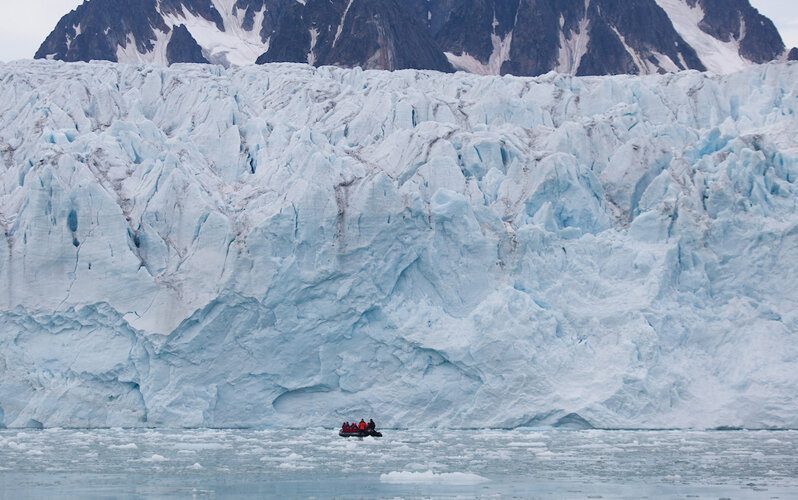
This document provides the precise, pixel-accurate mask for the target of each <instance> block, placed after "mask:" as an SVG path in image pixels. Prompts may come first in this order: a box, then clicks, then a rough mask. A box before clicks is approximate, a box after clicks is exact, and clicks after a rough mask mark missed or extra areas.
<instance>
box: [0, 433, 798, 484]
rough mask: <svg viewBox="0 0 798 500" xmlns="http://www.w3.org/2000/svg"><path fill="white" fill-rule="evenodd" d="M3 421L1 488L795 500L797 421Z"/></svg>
mask: <svg viewBox="0 0 798 500" xmlns="http://www.w3.org/2000/svg"><path fill="white" fill-rule="evenodd" d="M384 436H385V437H383V438H381V439H375V438H365V439H354V438H349V439H345V438H341V437H339V436H338V435H337V431H333V430H325V429H312V430H305V431H273V430H268V431H253V430H182V429H181V430H152V429H144V430H134V429H108V430H63V429H54V430H43V431H30V430H25V431H14V430H5V431H0V498H15V499H16V498H26V497H27V498H41V497H53V496H61V497H100V498H140V497H159V498H163V497H166V498H185V497H195V498H222V497H243V496H260V497H313V496H315V497H318V498H328V497H336V498H363V497H369V498H373V497H377V498H380V497H383V498H395V497H400V498H408V497H410V498H414V497H424V498H430V497H432V498H453V497H460V498H472V497H481V498H496V497H513V496H515V497H521V498H591V497H602V498H641V497H646V496H647V497H650V498H688V497H690V498H715V499H717V498H719V497H723V496H725V497H729V498H735V499H737V498H767V499H771V498H784V499H786V498H798V452H796V450H798V432H795V431H778V432H768V431H738V432H699V431H649V432H633V431H549V430H546V431H538V430H514V431H498V430H486V431H462V432H461V431H432V430H428V431H412V432H411V431H390V430H388V431H385V432H384Z"/></svg>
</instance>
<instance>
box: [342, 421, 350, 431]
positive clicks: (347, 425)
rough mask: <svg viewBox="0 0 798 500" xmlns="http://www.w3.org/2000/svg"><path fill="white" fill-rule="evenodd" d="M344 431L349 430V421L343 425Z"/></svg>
mask: <svg viewBox="0 0 798 500" xmlns="http://www.w3.org/2000/svg"><path fill="white" fill-rule="evenodd" d="M341 431H342V432H349V422H344V425H342V426H341Z"/></svg>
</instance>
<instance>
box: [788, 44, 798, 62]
mask: <svg viewBox="0 0 798 500" xmlns="http://www.w3.org/2000/svg"><path fill="white" fill-rule="evenodd" d="M787 60H788V61H798V47H793V48H792V50H791V51H790V53H789V55H788V56H787Z"/></svg>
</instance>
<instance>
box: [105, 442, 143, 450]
mask: <svg viewBox="0 0 798 500" xmlns="http://www.w3.org/2000/svg"><path fill="white" fill-rule="evenodd" d="M108 448H109V449H111V450H138V449H139V447H138V446H137V445H136V443H125V444H112V445H110V446H108Z"/></svg>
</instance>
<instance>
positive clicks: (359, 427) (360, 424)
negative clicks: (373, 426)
mask: <svg viewBox="0 0 798 500" xmlns="http://www.w3.org/2000/svg"><path fill="white" fill-rule="evenodd" d="M357 427H358V429H360V430H361V431H365V430H366V427H367V425H366V421H365V420H363V419H362V418H361V419H360V423H359V424H357Z"/></svg>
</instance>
